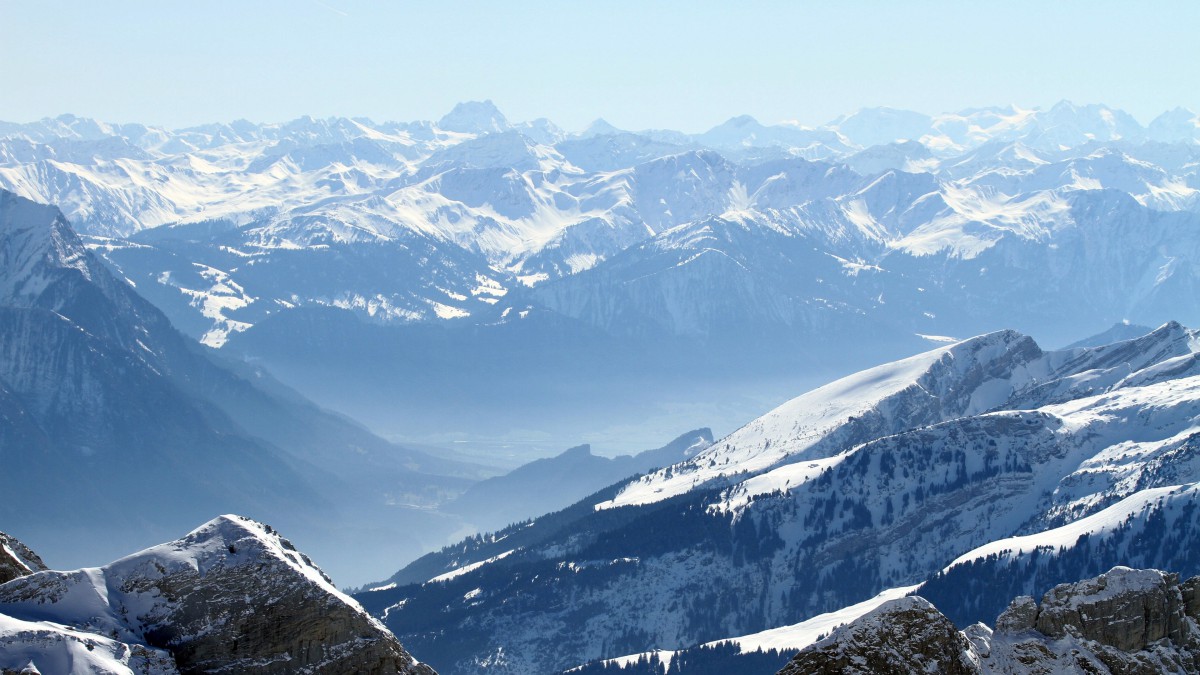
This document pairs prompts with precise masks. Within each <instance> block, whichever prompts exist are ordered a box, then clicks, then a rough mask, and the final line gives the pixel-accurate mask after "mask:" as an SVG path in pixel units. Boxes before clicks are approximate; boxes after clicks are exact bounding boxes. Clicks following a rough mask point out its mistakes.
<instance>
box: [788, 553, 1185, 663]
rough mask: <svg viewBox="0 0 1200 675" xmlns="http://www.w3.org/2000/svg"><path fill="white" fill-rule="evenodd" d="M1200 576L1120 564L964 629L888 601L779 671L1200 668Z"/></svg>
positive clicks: (928, 607) (923, 609)
mask: <svg viewBox="0 0 1200 675" xmlns="http://www.w3.org/2000/svg"><path fill="white" fill-rule="evenodd" d="M1198 591H1200V577H1193V578H1191V579H1189V580H1187V581H1185V582H1182V583H1181V582H1180V580H1179V577H1178V575H1175V574H1170V573H1166V572H1160V571H1158V570H1136V569H1130V568H1128V567H1115V568H1113V569H1112V570H1110V571H1109V572H1107V573H1105V574H1101V575H1100V576H1098V577H1095V578H1092V579H1087V580H1084V581H1079V582H1076V583H1071V584H1061V585H1059V586H1055V587H1054V588H1053V589H1051V590H1050V591H1049V592H1047V593H1046V594H1045V596H1043V597H1042V601H1041V604H1040V605H1039V604H1038V603H1036V602H1035V601H1034V599H1033V598H1031V597H1029V596H1022V597H1018V598H1016V599H1015V600H1013V601H1012V604H1011V605H1010V606H1009V608H1008V609H1007V610H1005V611H1004V613H1003V614H1001V615H1000V616H999V617H998V618H997V619H996V622H995V623H996V627H995V630H993V629H991V628H989V627H987V626H985V625H983V624H974V625H972V626H970V627H968V628H967V629H966V630H964V631H958V630H956V629H955V627H954V624H953V623H951V621H950V620H949V619H948V618H946V617H945V616H944V615H943V614H942V613H941V612H939V611H938V610H937V609H936V608H935V607H934V606H933V605H932V604H931V603H929V601H927V600H925V599H924V598H920V597H916V596H912V597H907V598H902V599H899V600H892V601H890V602H887V603H884V604H883V605H881V606H880V607H879V608H877V609H876V610H874V611H872V612H870V613H868V614H866V615H864V616H863V617H861V618H859V619H857V620H855V621H854V622H852V623H850V624H848V625H846V626H843V627H841V628H839V629H838V630H836V631H835V632H834V633H833V634H832V635H831V636H829V637H828V638H826V639H824V640H822V641H820V642H817V643H816V644H814V645H811V646H810V647H808V648H806V649H804V650H802V651H801V652H800V653H799V654H797V655H796V657H795V658H794V659H793V660H792V661H791V663H789V664H788V665H787V666H786V667H785V668H784V669H783V670H781V671H780V675H801V674H802V673H890V672H931V671H936V672H941V673H963V674H988V673H1067V672H1083V673H1112V674H1114V675H1126V674H1128V675H1140V674H1142V673H1145V674H1150V673H1162V672H1174V673H1196V672H1200V628H1198V626H1197V620H1198V619H1200V613H1198V611H1197V610H1200V593H1198Z"/></svg>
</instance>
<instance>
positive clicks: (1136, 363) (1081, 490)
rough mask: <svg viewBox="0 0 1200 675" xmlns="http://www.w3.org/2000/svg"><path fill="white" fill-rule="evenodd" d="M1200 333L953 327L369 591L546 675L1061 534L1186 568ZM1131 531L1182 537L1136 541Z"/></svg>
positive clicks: (488, 660) (1075, 561)
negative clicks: (929, 347) (1077, 335)
mask: <svg viewBox="0 0 1200 675" xmlns="http://www.w3.org/2000/svg"><path fill="white" fill-rule="evenodd" d="M1198 347H1200V341H1198V338H1197V334H1196V333H1195V332H1194V331H1190V330H1187V329H1185V328H1183V327H1182V326H1180V325H1179V324H1174V323H1169V324H1165V325H1163V326H1161V327H1160V328H1158V329H1155V330H1154V331H1152V332H1151V333H1149V334H1147V335H1145V336H1142V337H1140V338H1137V339H1134V340H1129V341H1124V342H1117V343H1113V344H1110V345H1104V346H1101V347H1092V348H1076V349H1070V350H1062V351H1045V350H1043V349H1042V348H1040V347H1039V346H1038V344H1037V343H1036V342H1035V341H1034V340H1033V339H1031V338H1029V337H1027V336H1024V335H1021V334H1019V333H1016V332H1013V331H1006V332H1000V333H993V334H988V335H984V336H980V337H978V338H973V339H971V340H967V341H963V342H959V343H955V344H951V345H947V346H945V347H942V348H939V349H936V350H933V351H930V352H927V353H924V354H921V355H919V356H916V357H912V358H909V359H905V360H902V361H899V362H896V363H893V364H888V365H884V366H880V367H878V368H875V369H871V370H867V371H864V372H862V373H859V374H857V375H854V376H851V377H849V378H845V379H843V380H839V381H837V382H833V383H831V384H829V385H826V386H825V387H821V388H819V389H817V390H814V391H812V392H810V393H808V394H805V395H803V396H801V397H800V398H797V399H795V400H793V401H791V402H789V403H787V404H785V405H783V406H781V407H780V408H778V409H776V410H774V411H772V412H770V413H768V414H767V415H765V416H763V417H762V418H760V419H758V420H755V421H753V422H751V423H750V424H747V425H746V426H745V427H743V428H742V429H740V430H738V431H737V432H735V433H733V434H731V435H729V436H728V437H726V438H724V439H720V440H718V441H717V442H716V443H714V444H713V445H712V446H711V447H710V448H708V449H707V450H705V451H703V452H700V453H698V454H697V455H696V456H695V457H693V458H690V459H688V460H686V461H684V462H682V463H679V464H677V465H675V466H673V467H670V468H667V469H664V470H661V471H657V472H653V473H650V474H648V475H647V476H645V477H642V478H639V479H635V480H632V481H629V482H625V483H622V484H617V485H614V486H613V487H611V488H608V489H606V490H604V491H601V492H600V493H598V494H597V495H594V496H593V497H590V498H588V499H587V500H584V501H582V502H580V503H579V504H576V505H574V506H572V507H570V508H569V509H566V510H564V511H561V512H559V513H556V514H552V515H550V516H546V517H543V518H540V519H535V520H534V521H532V523H529V524H525V525H522V526H520V527H514V528H509V529H506V530H502V531H500V532H497V533H495V534H494V535H490V536H485V537H476V538H473V539H471V540H468V541H465V542H463V543H462V544H460V545H457V546H453V547H448V548H447V549H445V550H444V551H443V552H442V553H440V554H437V555H433V556H429V557H427V558H426V559H424V560H422V561H419V562H418V563H415V564H414V566H413V567H412V568H411V573H410V572H409V571H401V572H400V573H399V574H397V575H396V576H395V577H394V578H393V579H392V580H391V583H392V584H395V585H388V586H386V587H380V588H377V589H376V590H371V591H366V592H363V593H361V594H359V595H358V598H359V599H360V601H361V602H363V604H364V606H366V607H367V608H368V609H369V610H370V611H372V612H373V613H375V614H376V615H377V616H380V617H382V618H383V619H384V620H385V622H386V623H387V624H388V625H389V626H390V627H391V628H392V629H393V630H394V631H395V632H396V633H397V635H399V636H400V637H401V639H402V640H405V641H406V643H411V644H412V645H413V646H414V648H418V645H419V650H420V652H421V653H422V654H423V655H424V656H425V658H427V659H428V660H429V661H430V663H432V664H433V665H434V666H435V667H437V668H439V669H440V670H442V671H443V672H449V673H484V672H509V671H515V670H519V671H522V672H544V673H551V672H558V671H560V670H563V669H566V668H570V667H573V666H576V665H579V664H582V663H585V662H587V661H590V660H593V659H605V658H615V657H620V656H623V655H627V654H638V653H639V652H645V651H649V650H652V649H658V650H678V649H680V648H684V647H690V646H693V645H697V644H702V643H709V642H713V641H722V640H726V639H728V638H730V636H737V635H743V636H749V635H752V634H755V633H758V632H760V631H767V630H769V629H781V628H782V627H785V626H790V625H793V624H797V623H798V622H802V621H804V620H806V619H811V618H813V617H816V616H818V615H821V614H823V613H826V612H837V611H839V610H841V609H842V608H844V607H847V606H849V605H853V604H855V603H861V602H865V601H867V600H869V599H871V598H873V597H877V596H878V597H880V598H881V599H880V600H879V601H880V602H882V601H883V599H886V598H887V597H888V596H887V595H886V594H885V595H883V596H879V594H880V593H883V592H885V591H888V590H889V589H901V588H905V589H908V590H911V587H912V586H913V585H915V584H919V583H921V582H922V581H925V580H926V579H931V578H934V577H938V576H939V575H943V574H945V575H948V574H950V573H951V572H950V571H949V570H953V569H956V567H955V566H956V565H958V566H961V565H964V564H965V563H966V562H967V561H969V560H974V559H980V560H983V561H991V562H990V563H989V564H991V565H993V566H994V565H995V564H996V560H997V558H996V556H995V555H994V554H997V553H999V554H1000V558H999V560H1001V561H1003V560H1005V558H1004V556H1005V555H1012V554H1013V553H1014V552H1017V553H1019V552H1021V551H1026V552H1029V551H1033V550H1046V551H1048V550H1050V548H1047V547H1051V548H1053V550H1055V551H1057V552H1058V553H1059V554H1060V555H1062V556H1063V559H1062V560H1061V561H1060V563H1059V564H1058V565H1057V567H1053V568H1048V569H1053V572H1046V573H1045V574H1043V575H1042V576H1040V577H1038V579H1039V580H1038V581H1037V582H1036V583H1038V584H1042V583H1045V582H1048V581H1049V582H1053V583H1058V582H1059V581H1062V580H1063V579H1059V578H1057V575H1058V574H1070V573H1072V572H1075V573H1076V574H1075V575H1074V576H1069V577H1067V579H1066V580H1070V579H1078V578H1080V577H1081V576H1084V575H1085V574H1081V573H1079V572H1081V570H1084V569H1086V566H1082V567H1081V565H1080V563H1079V561H1080V560H1081V559H1082V558H1084V557H1087V552H1088V551H1092V552H1093V553H1094V552H1095V551H1103V552H1105V554H1104V555H1096V556H1093V557H1094V558H1095V559H1096V560H1100V561H1103V562H1104V563H1107V564H1109V565H1112V564H1124V563H1125V562H1138V563H1139V564H1141V563H1145V564H1150V565H1154V566H1158V567H1164V568H1168V569H1179V571H1180V572H1181V573H1188V574H1192V573H1195V572H1196V571H1200V570H1195V569H1192V566H1193V565H1194V564H1196V562H1197V561H1196V560H1195V559H1194V555H1193V554H1192V553H1191V551H1193V550H1195V546H1194V540H1193V539H1192V537H1193V535H1194V534H1195V533H1196V532H1197V531H1198V530H1197V529H1196V528H1195V527H1194V526H1193V524H1192V521H1194V520H1195V518H1194V515H1195V513H1196V512H1197V511H1196V508H1195V503H1196V500H1195V498H1196V494H1197V492H1196V485H1197V481H1200V470H1198V468H1197V467H1198V466H1200V465H1198V464H1197V463H1196V462H1195V461H1194V458H1193V457H1192V455H1193V453H1192V450H1191V447H1192V445H1193V441H1192V437H1193V436H1194V435H1195V434H1196V433H1197V429H1200V426H1198V425H1200V384H1197V377H1196V375H1195V373H1196V371H1195V364H1196V363H1197V357H1196V354H1197V349H1198ZM1155 514H1159V515H1155ZM1172 514H1173V515H1172ZM1131 516H1133V517H1132V518H1131ZM1164 516H1165V517H1167V518H1168V519H1167V521H1166V522H1165V523H1164V522H1160V520H1159V519H1160V518H1161V517H1164ZM1171 523H1175V525H1171ZM1164 527H1166V528H1167V529H1166V530H1164V529H1163V528H1164ZM1139 528H1141V529H1145V528H1153V529H1154V531H1157V532H1163V531H1172V532H1178V538H1170V539H1169V540H1168V539H1164V540H1163V542H1161V543H1162V546H1156V547H1145V546H1140V547H1136V548H1135V547H1131V546H1128V545H1127V544H1121V543H1120V542H1130V541H1134V540H1135V539H1136V540H1137V541H1145V540H1144V539H1137V534H1136V533H1137V531H1139ZM1146 531H1147V532H1148V531H1149V530H1146ZM1010 537H1018V538H1020V537H1026V538H1027V539H1014V540H1009V538H1010ZM1076 540H1078V542H1077V541H1076ZM1022 542H1025V543H1022ZM1088 542H1092V544H1089V543H1088ZM1105 542H1108V543H1105ZM1092 545H1094V546H1095V547H1096V548H1088V547H1089V546H1092ZM1079 547H1082V548H1079ZM1069 548H1076V549H1077V552H1074V553H1070V554H1069V555H1068V553H1067V552H1068V549H1069ZM1114 558H1115V559H1114ZM973 569H974V570H975V571H976V572H980V573H982V572H981V570H983V571H986V569H989V568H983V567H975V568H973ZM990 569H995V568H994V567H993V568H990ZM418 572H420V574H418ZM955 574H959V573H958V572H955ZM418 577H419V578H418ZM981 578H983V577H981ZM983 579H985V578H983ZM930 583H931V584H934V583H935V582H934V581H931V582H930ZM981 583H986V580H984V581H982V582H981ZM1042 590H1044V588H1043V589H1042ZM1039 592H1041V591H1039ZM514 597H522V598H528V601H527V602H522V603H519V604H514V603H512V602H511V601H510V600H511V598H514ZM892 597H895V596H894V595H893V596H892ZM869 609H870V607H869V606H868V607H864V608H863V609H862V611H863V612H866V611H868V610H869ZM430 617H435V618H430ZM849 618H853V617H849ZM847 620H848V619H847ZM793 634H795V633H793ZM809 634H810V635H811V636H812V637H814V638H815V637H816V635H815V633H811V632H810V633H809ZM463 635H467V636H469V637H463ZM546 640H551V641H553V642H554V644H555V645H556V649H554V650H544V649H538V648H537V645H538V644H544V641H546ZM779 646H780V647H791V648H798V647H800V646H803V645H786V644H781V645H779Z"/></svg>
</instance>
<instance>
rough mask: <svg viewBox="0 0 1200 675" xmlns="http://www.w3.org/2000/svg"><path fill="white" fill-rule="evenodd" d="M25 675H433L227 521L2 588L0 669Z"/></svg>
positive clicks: (279, 542) (266, 530)
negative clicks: (34, 673) (31, 674)
mask: <svg viewBox="0 0 1200 675" xmlns="http://www.w3.org/2000/svg"><path fill="white" fill-rule="evenodd" d="M76 662H78V663H76ZM31 666H32V667H33V668H35V669H37V670H38V671H40V672H67V671H68V670H69V671H70V672H97V673H175V672H181V673H194V672H238V673H262V674H266V673H331V674H332V673H362V674H364V675H367V674H372V675H434V671H433V670H432V669H430V668H429V667H428V666H425V665H422V664H419V663H417V662H416V661H415V660H414V659H413V658H412V657H411V656H410V655H409V654H408V652H406V651H405V650H404V648H403V647H402V646H401V645H400V643H399V642H398V641H397V640H396V638H395V636H393V635H392V634H391V633H390V632H388V630H387V629H386V628H384V627H383V625H382V624H380V623H379V622H378V621H376V620H375V619H373V618H371V617H370V616H369V615H367V613H366V612H365V611H363V609H362V607H361V606H359V604H358V603H357V602H355V601H353V600H351V599H350V598H348V597H347V596H345V595H343V594H342V593H341V592H339V591H338V590H337V589H336V588H334V586H333V584H332V583H331V582H330V580H329V578H328V577H327V576H326V575H325V574H324V572H322V571H321V570H320V569H319V568H318V567H316V565H314V564H313V563H312V561H311V560H309V559H308V557H307V556H305V555H304V554H303V553H300V552H299V551H297V550H296V549H295V547H294V546H292V544H291V542H289V541H288V540H287V539H284V538H283V537H281V536H280V535H279V534H278V533H277V532H275V531H274V530H273V529H272V528H271V527H270V526H268V525H264V524H261V523H258V522H255V521H253V520H250V519H248V518H243V517H241V516H235V515H225V516H220V517H218V518H215V519H213V520H211V521H209V522H208V523H206V524H204V525H202V526H200V527H199V528H197V529H195V530H193V531H192V532H190V533H188V534H187V535H186V536H184V537H182V538H180V539H177V540H175V541H171V542H167V543H165V544H160V545H158V546H154V547H151V548H148V549H146V550H144V551H141V552H138V553H135V554H133V555H130V556H128V557H125V558H121V559H120V560H117V561H114V562H112V563H109V564H108V565H105V566H104V567H98V568H85V569H80V570H74V571H69V572H57V571H40V572H36V573H34V574H29V575H26V576H22V577H19V578H17V579H15V580H13V581H11V582H9V583H6V584H3V585H0V669H3V672H9V670H13V671H14V672H24V671H26V670H27V669H28V668H29V667H31Z"/></svg>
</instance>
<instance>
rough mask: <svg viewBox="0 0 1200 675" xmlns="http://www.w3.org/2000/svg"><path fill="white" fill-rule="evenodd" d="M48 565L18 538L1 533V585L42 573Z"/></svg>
mask: <svg viewBox="0 0 1200 675" xmlns="http://www.w3.org/2000/svg"><path fill="white" fill-rule="evenodd" d="M44 569H46V564H45V563H43V562H42V559H41V558H39V557H38V554H36V553H34V552H33V551H31V550H30V549H29V547H28V546H26V545H25V544H22V543H21V542H20V541H17V539H16V537H12V536H9V535H7V534H4V533H3V532H0V584H2V583H4V582H6V581H12V580H13V579H16V578H17V577H23V576H25V575H27V574H33V573H34V572H40V571H41V570H44Z"/></svg>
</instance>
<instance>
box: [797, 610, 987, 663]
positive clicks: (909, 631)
mask: <svg viewBox="0 0 1200 675" xmlns="http://www.w3.org/2000/svg"><path fill="white" fill-rule="evenodd" d="M970 649H971V645H970V643H969V642H967V639H966V638H965V637H963V635H962V634H961V633H959V632H958V630H957V629H955V627H954V624H952V623H950V620H949V619H947V618H946V617H944V616H942V614H941V612H939V611H937V608H935V607H934V606H933V605H931V604H930V603H929V601H928V600H925V599H924V598H918V597H908V598H901V599H899V600H893V601H891V602H889V603H886V604H884V605H882V606H880V607H879V608H878V609H876V610H875V611H872V612H869V613H868V614H866V615H864V616H863V617H861V618H860V619H858V620H857V621H855V622H853V623H851V624H849V625H847V626H844V627H842V628H841V629H839V630H838V631H837V632H836V633H834V634H833V636H831V637H830V638H828V639H826V640H823V641H821V642H818V643H817V644H815V645H813V646H812V647H810V648H808V649H806V650H804V651H802V652H800V653H799V654H797V655H796V657H795V658H794V659H792V661H791V663H789V664H788V665H787V666H786V667H784V669H783V670H781V671H780V675H808V674H816V673H820V674H821V675H836V674H839V673H840V674H845V675H869V674H871V673H918V672H938V673H944V674H945V675H971V674H972V673H976V672H978V671H977V670H975V664H974V663H973V662H971V661H970V660H969V659H968V658H967V657H966V656H967V654H968V653H969V652H970Z"/></svg>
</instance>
